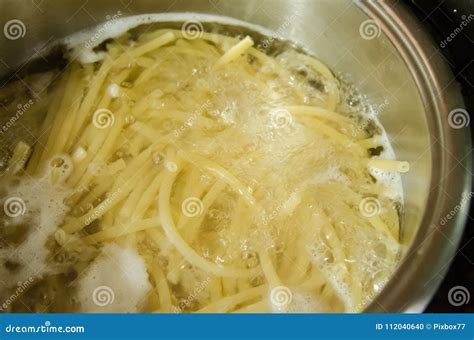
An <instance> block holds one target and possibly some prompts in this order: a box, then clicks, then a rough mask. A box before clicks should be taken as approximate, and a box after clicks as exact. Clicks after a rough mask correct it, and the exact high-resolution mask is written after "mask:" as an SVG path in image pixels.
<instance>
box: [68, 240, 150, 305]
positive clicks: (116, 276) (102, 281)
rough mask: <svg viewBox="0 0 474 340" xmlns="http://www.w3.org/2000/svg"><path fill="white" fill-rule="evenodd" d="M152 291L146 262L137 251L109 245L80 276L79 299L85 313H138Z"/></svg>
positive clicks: (131, 247)
mask: <svg viewBox="0 0 474 340" xmlns="http://www.w3.org/2000/svg"><path fill="white" fill-rule="evenodd" d="M150 288H151V285H150V283H149V281H148V274H147V271H146V266H145V262H144V260H143V258H142V257H141V256H140V255H139V254H138V252H137V250H136V248H135V247H133V246H131V245H127V246H124V247H122V246H119V245H117V244H108V245H106V246H104V247H103V248H102V253H101V254H100V255H99V256H98V257H97V258H96V259H95V260H94V262H92V264H91V265H90V266H89V267H88V268H87V269H86V270H85V272H84V273H83V274H82V275H81V276H80V279H79V285H78V292H77V295H78V301H80V302H81V311H82V312H86V313H94V312H95V313H98V312H100V313H118V312H121V313H135V312H140V310H141V307H142V305H143V303H145V302H146V296H147V293H148V292H149V290H150Z"/></svg>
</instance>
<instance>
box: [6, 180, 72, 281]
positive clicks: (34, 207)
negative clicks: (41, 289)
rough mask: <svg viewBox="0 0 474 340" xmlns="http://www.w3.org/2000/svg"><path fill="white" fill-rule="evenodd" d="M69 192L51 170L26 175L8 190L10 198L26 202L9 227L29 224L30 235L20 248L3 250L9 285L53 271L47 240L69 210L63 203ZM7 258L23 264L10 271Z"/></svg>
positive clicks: (9, 221)
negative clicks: (51, 176) (37, 175)
mask: <svg viewBox="0 0 474 340" xmlns="http://www.w3.org/2000/svg"><path fill="white" fill-rule="evenodd" d="M69 192H70V191H69V190H66V189H65V188H63V187H61V186H55V187H53V186H52V185H51V183H50V180H49V173H48V175H45V176H44V177H41V178H23V179H22V181H21V182H20V183H19V184H18V185H16V186H13V187H11V188H9V189H8V190H7V197H8V198H16V199H17V201H18V202H23V203H24V214H23V215H20V216H15V217H9V218H8V220H7V221H8V223H9V225H8V226H7V228H17V227H18V226H20V225H24V224H27V225H28V231H27V237H26V239H25V241H23V242H22V243H21V244H20V245H19V246H18V247H16V248H13V247H7V248H5V249H0V259H1V261H2V266H0V276H1V277H2V280H4V281H5V280H6V282H5V283H6V286H7V287H11V286H12V285H16V284H17V283H18V282H25V281H26V280H36V279H38V278H41V277H42V276H43V275H45V274H46V273H48V272H50V270H51V268H49V266H48V264H47V257H48V253H49V251H48V249H47V248H46V247H45V243H46V241H47V240H48V238H49V237H50V236H51V235H52V234H53V233H54V231H55V230H56V228H57V226H58V225H60V224H61V222H62V221H63V219H64V217H65V215H66V213H67V211H68V210H69V209H68V208H67V206H66V205H65V204H64V203H63V201H64V199H65V198H66V196H67V195H68V194H69ZM6 261H10V262H12V263H14V264H19V267H18V268H17V269H16V270H15V271H10V270H8V269H6V268H5V266H4V265H3V263H5V262H6ZM5 288H6V287H5Z"/></svg>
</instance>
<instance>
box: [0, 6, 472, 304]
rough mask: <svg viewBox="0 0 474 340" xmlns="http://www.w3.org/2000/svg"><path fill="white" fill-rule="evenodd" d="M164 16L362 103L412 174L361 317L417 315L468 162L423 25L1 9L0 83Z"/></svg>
mask: <svg viewBox="0 0 474 340" xmlns="http://www.w3.org/2000/svg"><path fill="white" fill-rule="evenodd" d="M119 11H120V12H119ZM166 12H170V13H171V12H173V13H175V12H176V13H183V12H196V13H204V14H213V15H221V16H227V17H231V18H235V19H239V20H242V21H245V22H247V23H252V24H256V25H259V26H262V27H264V28H267V29H270V30H272V31H274V32H276V33H277V35H278V36H279V37H281V38H283V39H289V40H292V41H294V42H296V43H298V44H300V45H301V46H304V47H305V48H306V49H307V50H308V51H309V52H311V53H312V54H314V55H316V56H318V57H319V58H320V59H322V60H323V61H324V62H325V63H326V64H328V65H329V66H330V67H332V68H333V69H334V70H337V71H339V72H341V73H342V74H344V75H348V76H349V79H351V80H352V81H353V82H354V83H355V84H356V85H357V86H358V87H359V89H360V90H361V92H363V93H365V94H367V96H368V99H369V101H370V102H371V103H372V104H373V106H374V107H375V108H378V110H377V109H376V111H377V112H378V113H379V118H380V120H381V122H382V124H383V125H384V126H385V128H386V129H387V132H388V134H389V136H390V139H391V142H392V145H393V147H394V149H395V152H396V154H397V157H398V158H399V159H403V160H408V161H409V162H410V163H411V170H410V172H409V173H408V174H404V175H403V187H404V193H405V208H404V214H403V225H402V235H403V243H404V245H405V246H406V248H405V254H404V257H403V260H402V261H401V264H400V266H399V268H398V269H397V271H396V273H395V274H394V276H393V278H392V279H391V281H390V282H389V283H388V284H387V285H386V286H385V288H384V290H383V291H382V292H381V293H380V294H379V296H377V298H376V299H375V301H374V302H373V303H372V304H371V305H369V306H368V307H367V308H366V311H367V312H420V311H422V310H423V309H424V308H425V306H426V305H427V303H428V302H429V300H430V298H431V296H432V294H433V293H434V292H435V290H436V288H437V286H438V284H439V283H440V281H441V279H442V278H443V276H444V274H445V273H446V270H447V268H448V266H449V263H450V260H451V259H452V258H453V256H454V254H455V252H456V249H457V245H458V242H459V239H460V237H461V234H462V231H463V225H464V222H465V219H466V209H467V207H468V206H469V204H467V201H466V200H465V199H463V197H464V196H463V195H466V194H468V193H469V191H470V190H471V180H472V178H471V176H472V172H471V170H472V169H471V165H472V164H471V163H472V162H471V155H470V154H469V152H470V151H471V141H470V135H469V130H468V128H467V127H464V126H463V125H464V124H463V122H461V123H459V121H458V119H459V118H461V119H462V118H466V116H464V117H456V115H458V114H461V115H462V114H464V112H463V111H462V108H463V102H462V98H461V97H460V94H459V88H458V85H457V84H456V82H455V81H454V77H453V75H452V74H451V72H450V71H449V69H448V68H447V66H446V64H445V62H444V61H443V59H442V57H441V55H440V53H439V51H438V50H437V48H436V46H435V44H434V43H433V42H432V41H431V40H430V37H429V36H428V35H427V34H426V33H425V32H424V30H423V29H422V27H421V25H420V23H419V22H418V21H417V20H416V19H415V18H414V17H413V16H412V15H411V14H410V13H409V12H408V11H407V10H406V9H405V8H404V7H403V5H400V4H392V3H390V2H385V1H380V2H356V3H352V2H349V1H345V0H339V1H329V0H292V1H285V0H267V1H256V0H240V1H233V0H193V1H189V0H156V1H146V0H120V1H116V0H100V1H99V0H98V1H88V0H41V1H39V0H32V1H27V0H0V20H1V21H0V22H1V23H2V25H4V28H5V30H4V34H3V35H2V36H1V37H0V41H1V46H2V48H1V50H0V75H5V74H11V75H13V76H14V75H15V73H14V72H13V71H14V70H16V69H17V68H18V67H20V68H21V67H22V65H24V62H25V61H27V60H29V59H31V58H34V57H41V56H42V54H43V53H45V52H44V51H45V46H47V45H50V44H51V43H53V42H54V41H57V40H58V39H60V38H62V37H65V36H67V35H69V34H72V33H74V32H77V31H79V30H82V29H84V28H87V27H90V26H94V25H97V24H99V23H101V22H104V21H106V18H108V16H109V17H110V16H113V15H115V14H116V13H120V15H121V16H129V15H138V14H144V13H166ZM11 20H19V21H20V22H21V24H23V25H21V24H20V26H18V27H19V28H20V29H21V31H20V34H19V35H18V34H17V35H18V36H15V39H7V33H6V32H7V31H6V24H7V22H10V21H11ZM17 23H18V22H17ZM12 72H13V73H12ZM453 110H454V111H453ZM453 211H454V212H455V214H452V212H453ZM448 215H449V216H450V219H449V220H448V219H447V218H446V216H448ZM451 215H453V216H452V217H451Z"/></svg>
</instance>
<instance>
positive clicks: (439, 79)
mask: <svg viewBox="0 0 474 340" xmlns="http://www.w3.org/2000/svg"><path fill="white" fill-rule="evenodd" d="M356 5H357V6H358V7H359V8H360V9H361V10H362V11H363V12H364V13H365V14H367V15H368V16H369V17H370V18H371V19H372V20H374V21H375V22H376V23H377V25H378V26H379V27H380V29H381V30H382V31H383V32H384V33H385V35H386V36H387V38H388V39H389V40H390V41H391V43H392V44H393V45H394V46H395V48H396V49H397V51H398V52H399V53H400V56H401V57H402V59H403V60H404V62H405V64H406V65H407V67H408V69H409V71H410V74H411V76H412V78H413V79H414V81H415V83H416V85H417V87H418V91H419V95H420V97H421V100H422V103H423V106H424V108H425V112H426V114H427V115H428V114H429V115H430V116H431V119H427V122H428V128H429V132H430V143H431V148H430V152H431V159H432V160H431V173H432V176H431V183H430V194H429V197H428V199H427V202H426V206H425V209H424V213H423V216H422V220H421V224H420V226H419V228H418V230H417V232H416V235H415V237H414V239H413V241H412V242H411V244H410V245H409V248H408V250H407V252H406V253H405V255H404V257H403V259H402V261H401V263H400V265H399V266H398V268H397V269H396V271H395V272H394V274H393V275H392V277H391V278H390V280H389V281H388V283H387V284H386V285H385V287H384V289H383V290H382V292H381V293H380V294H379V295H378V296H377V297H376V298H375V299H374V300H373V301H372V302H371V303H370V304H369V306H368V307H367V308H366V309H365V310H364V312H368V313H383V312H398V313H400V312H408V313H419V312H423V310H424V309H425V308H426V306H427V305H428V303H429V302H430V300H431V298H432V297H433V295H434V293H435V292H436V290H437V289H438V287H439V285H440V283H441V281H442V280H443V279H444V277H445V275H446V272H447V270H448V269H449V265H450V263H451V261H452V259H453V258H454V256H455V255H456V254H457V252H458V251H459V250H458V246H459V242H460V240H461V237H462V234H463V230H464V225H465V223H466V219H467V213H468V207H469V198H470V196H472V193H471V194H469V197H468V198H467V201H465V202H464V204H461V202H462V201H463V200H464V199H466V194H467V193H469V192H470V188H472V156H471V154H470V150H471V136H470V131H469V128H468V127H464V128H462V129H459V130H458V129H454V128H452V127H450V126H449V124H446V123H447V119H448V114H449V112H450V110H452V109H454V108H457V109H464V103H463V100H462V97H461V95H460V90H459V87H458V85H457V84H456V83H455V82H451V80H452V79H454V75H453V74H452V72H451V70H450V69H449V68H448V66H447V64H446V62H445V61H444V60H443V59H442V58H441V56H440V55H439V54H436V52H437V51H436V47H435V45H434V43H433V41H432V39H431V37H430V36H429V35H428V34H427V33H426V31H425V29H424V28H423V27H422V25H421V24H420V23H419V21H418V20H417V19H416V18H415V17H414V15H413V14H412V13H411V12H410V11H409V10H408V9H406V8H405V7H404V6H403V5H394V4H393V3H390V2H387V1H384V0H383V1H380V2H379V1H374V2H370V1H358V2H356ZM434 53H435V54H436V55H434ZM445 80H448V81H449V82H448V81H445ZM455 154H459V156H458V157H455V156H454V155H455ZM457 158H460V160H458V159H457ZM445 192H449V198H448V197H447V195H446V194H445ZM456 205H457V206H459V207H460V209H459V211H458V212H457V214H456V215H454V216H453V218H452V219H450V220H449V221H448V222H447V223H445V224H442V223H441V221H442V219H443V217H445V216H446V215H447V213H449V212H450V211H452V210H453V208H454V207H455V206H456Z"/></svg>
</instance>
